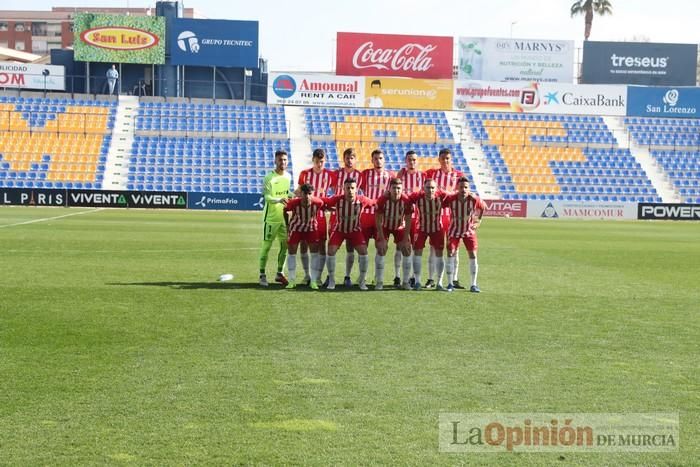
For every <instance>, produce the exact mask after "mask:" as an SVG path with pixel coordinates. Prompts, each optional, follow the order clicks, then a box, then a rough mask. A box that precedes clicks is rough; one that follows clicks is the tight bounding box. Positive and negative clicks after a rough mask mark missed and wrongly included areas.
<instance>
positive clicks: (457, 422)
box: [439, 413, 680, 452]
mask: <svg viewBox="0 0 700 467" xmlns="http://www.w3.org/2000/svg"><path fill="white" fill-rule="evenodd" d="M679 425H680V419H679V415H678V413H441V414H440V418H439V449H440V451H442V452H675V451H678V450H679V446H680V429H679V428H680V427H679Z"/></svg>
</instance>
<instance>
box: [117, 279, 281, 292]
mask: <svg viewBox="0 0 700 467" xmlns="http://www.w3.org/2000/svg"><path fill="white" fill-rule="evenodd" d="M106 285H121V286H143V287H169V288H171V289H178V290H197V289H211V290H217V289H220V290H235V289H261V290H262V289H263V287H260V285H259V284H258V283H257V282H235V283H233V282H229V283H226V282H166V281H163V282H111V283H107V284H106ZM268 289H270V290H275V289H277V290H281V289H282V287H281V286H280V287H275V286H272V287H268Z"/></svg>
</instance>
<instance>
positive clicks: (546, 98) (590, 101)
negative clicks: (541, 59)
mask: <svg viewBox="0 0 700 467" xmlns="http://www.w3.org/2000/svg"><path fill="white" fill-rule="evenodd" d="M454 108H455V110H469V111H503V112H525V113H540V114H560V115H567V114H569V115H616V116H624V115H626V114H627V87H626V86H620V85H585V84H584V85H576V84H564V83H534V82H531V83H500V82H495V81H456V82H455V86H454Z"/></svg>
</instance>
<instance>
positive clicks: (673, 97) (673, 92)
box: [663, 89, 678, 107]
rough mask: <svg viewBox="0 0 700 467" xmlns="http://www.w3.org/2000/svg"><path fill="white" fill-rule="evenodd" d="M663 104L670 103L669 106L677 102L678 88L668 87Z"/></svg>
mask: <svg viewBox="0 0 700 467" xmlns="http://www.w3.org/2000/svg"><path fill="white" fill-rule="evenodd" d="M663 101H664V104H666V105H670V106H671V107H673V106H675V105H676V104H678V89H669V90H668V91H666V94H665V95H664V99H663Z"/></svg>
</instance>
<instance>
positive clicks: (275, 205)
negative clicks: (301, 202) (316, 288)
mask: <svg viewBox="0 0 700 467" xmlns="http://www.w3.org/2000/svg"><path fill="white" fill-rule="evenodd" d="M287 163H288V160H287V151H284V150H279V151H276V152H275V170H272V171H270V173H268V174H267V175H266V176H265V178H264V179H263V198H264V199H265V207H264V209H263V240H262V246H261V247H260V285H261V286H262V287H267V286H268V282H267V276H266V275H265V268H266V267H267V255H268V253H269V252H270V248H271V247H272V242H273V241H274V240H275V239H277V240H278V241H279V244H280V251H279V254H278V255H277V275H276V276H275V282H279V283H280V284H282V285H285V286H286V285H287V283H288V282H287V278H286V277H284V274H283V273H282V271H284V260H285V258H286V257H287V223H286V218H285V215H284V203H283V200H286V199H287V198H288V197H289V188H290V187H291V183H292V176H291V175H290V174H289V172H287Z"/></svg>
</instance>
